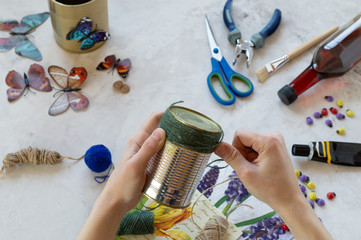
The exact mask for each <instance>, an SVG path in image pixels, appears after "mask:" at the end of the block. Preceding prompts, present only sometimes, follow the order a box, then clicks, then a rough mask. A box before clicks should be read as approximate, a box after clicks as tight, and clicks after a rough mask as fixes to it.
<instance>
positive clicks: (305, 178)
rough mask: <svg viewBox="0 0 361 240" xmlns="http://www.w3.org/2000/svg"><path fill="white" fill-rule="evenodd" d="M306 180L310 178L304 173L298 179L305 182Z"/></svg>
mask: <svg viewBox="0 0 361 240" xmlns="http://www.w3.org/2000/svg"><path fill="white" fill-rule="evenodd" d="M308 180H310V178H309V177H308V176H306V175H301V176H300V181H301V182H307V181H308Z"/></svg>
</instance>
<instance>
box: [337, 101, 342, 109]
mask: <svg viewBox="0 0 361 240" xmlns="http://www.w3.org/2000/svg"><path fill="white" fill-rule="evenodd" d="M336 104H337V106H338V107H339V108H343V102H342V100H337V102H336Z"/></svg>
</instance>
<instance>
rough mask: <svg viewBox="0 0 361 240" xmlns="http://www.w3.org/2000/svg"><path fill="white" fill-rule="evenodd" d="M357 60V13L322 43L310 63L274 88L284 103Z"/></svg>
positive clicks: (360, 23) (360, 27)
mask: <svg viewBox="0 0 361 240" xmlns="http://www.w3.org/2000/svg"><path fill="white" fill-rule="evenodd" d="M360 60H361V14H359V15H357V16H356V17H355V18H353V19H352V20H351V21H350V22H349V23H348V24H346V25H345V26H344V27H342V28H341V29H340V30H339V31H338V32H336V33H335V34H334V35H333V36H331V37H330V38H329V39H328V40H326V41H325V42H324V43H322V44H321V45H320V46H319V48H318V49H317V51H316V52H315V54H314V55H313V59H312V62H311V65H310V66H309V67H308V68H306V70H305V71H303V72H302V73H301V74H300V75H299V76H298V77H297V78H296V79H295V80H293V81H292V82H291V83H290V84H288V85H285V86H284V87H283V88H281V89H280V90H279V91H278V96H279V97H280V99H281V100H282V102H283V103H284V104H286V105H289V104H291V103H292V102H294V101H295V100H296V99H297V97H298V96H299V95H300V94H302V93H303V92H304V91H306V90H307V89H309V88H310V87H312V86H313V85H315V84H316V83H318V82H319V81H320V80H322V79H327V78H332V77H338V76H341V75H343V74H345V73H346V72H347V71H348V70H350V69H351V68H352V67H353V66H355V65H356V64H357V63H358V62H359V61H360Z"/></svg>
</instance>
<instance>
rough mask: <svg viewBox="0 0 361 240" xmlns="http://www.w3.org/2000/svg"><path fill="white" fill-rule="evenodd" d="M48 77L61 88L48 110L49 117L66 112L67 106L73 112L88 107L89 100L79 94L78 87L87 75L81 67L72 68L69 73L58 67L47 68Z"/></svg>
mask: <svg viewBox="0 0 361 240" xmlns="http://www.w3.org/2000/svg"><path fill="white" fill-rule="evenodd" d="M48 72H49V74H50V76H51V77H52V78H53V80H54V81H55V83H56V84H57V85H58V86H59V87H61V88H62V89H61V90H59V91H58V92H57V93H55V94H54V96H55V95H56V94H58V93H59V94H60V95H59V97H58V98H57V99H56V100H55V101H54V103H53V104H52V105H51V106H50V108H49V112H48V113H49V115H50V116H56V115H59V114H61V113H63V112H65V111H66V110H68V108H69V106H70V107H71V108H72V109H73V110H74V111H78V110H83V109H85V108H86V107H88V105H89V100H88V98H87V97H85V96H84V95H83V94H81V93H80V90H81V88H79V87H80V85H81V84H82V83H83V82H84V81H85V80H86V78H87V76H88V73H87V71H86V70H85V68H83V67H74V68H72V69H71V71H70V73H69V74H68V72H67V71H66V70H65V69H64V68H62V67H59V66H54V65H53V66H50V67H49V68H48Z"/></svg>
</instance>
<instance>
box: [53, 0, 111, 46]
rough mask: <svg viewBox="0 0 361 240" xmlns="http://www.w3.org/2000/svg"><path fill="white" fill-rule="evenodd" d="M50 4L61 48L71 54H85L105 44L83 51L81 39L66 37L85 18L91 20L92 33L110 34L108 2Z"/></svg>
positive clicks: (71, 0)
mask: <svg viewBox="0 0 361 240" xmlns="http://www.w3.org/2000/svg"><path fill="white" fill-rule="evenodd" d="M48 3H49V11H50V17H51V23H52V26H53V31H54V38H55V40H56V42H57V43H58V44H59V46H61V47H62V48H64V49H66V50H68V51H71V52H77V53H84V52H90V51H93V50H95V49H97V48H99V47H100V46H102V45H103V44H104V43H105V42H104V41H100V42H98V43H95V44H94V46H92V47H91V48H89V49H86V50H82V49H81V48H80V46H81V42H82V41H81V39H76V40H68V39H67V38H66V36H67V34H68V33H69V32H70V31H71V30H73V29H75V28H76V26H77V24H78V23H79V22H80V20H81V19H82V18H83V17H87V18H89V19H91V21H92V29H91V31H94V30H99V31H105V32H109V26H108V2H107V0H48ZM79 40H80V41H79Z"/></svg>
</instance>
